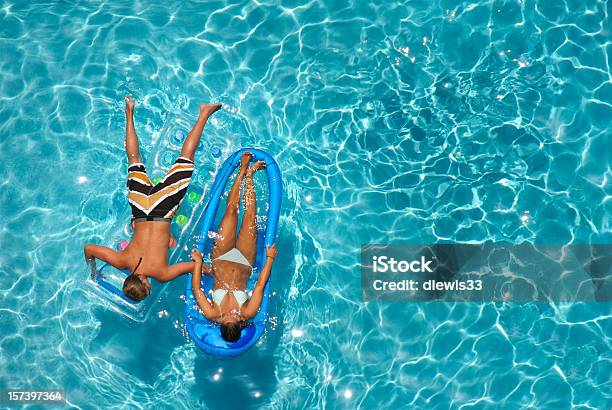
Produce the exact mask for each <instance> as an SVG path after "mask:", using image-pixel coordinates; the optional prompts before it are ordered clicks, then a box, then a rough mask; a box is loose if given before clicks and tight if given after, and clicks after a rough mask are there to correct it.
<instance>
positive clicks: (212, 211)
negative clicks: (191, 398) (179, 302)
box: [185, 148, 283, 357]
mask: <svg viewBox="0 0 612 410" xmlns="http://www.w3.org/2000/svg"><path fill="white" fill-rule="evenodd" d="M245 151H248V152H251V153H252V154H253V161H265V163H266V173H267V175H268V195H269V197H268V215H267V223H266V228H265V230H262V229H260V230H258V232H257V256H256V258H255V264H254V270H253V274H252V277H251V279H253V278H255V279H256V278H257V275H259V271H260V270H261V268H262V267H263V265H264V263H265V260H266V246H270V245H272V244H273V243H274V241H275V239H276V229H277V226H278V218H279V215H280V208H281V198H282V190H283V189H282V179H281V172H280V169H279V167H278V164H277V163H276V161H275V160H274V158H272V157H271V156H270V155H269V154H267V153H266V152H264V151H261V150H258V149H254V148H245V149H242V150H240V151H237V152H235V153H234V154H233V155H232V156H230V157H229V158H228V159H227V160H226V161H225V162H224V163H223V165H222V166H221V169H220V170H219V172H218V173H217V177H216V179H215V181H214V183H213V185H212V186H211V188H210V194H209V198H208V203H207V204H206V207H205V208H204V217H203V223H202V229H201V234H200V239H199V241H198V244H197V246H198V249H199V250H200V252H202V254H203V256H204V258H207V257H208V256H209V255H210V252H211V249H212V245H213V233H214V232H216V231H217V228H218V227H217V226H213V225H214V224H215V216H216V215H217V208H218V207H219V203H220V202H221V198H222V196H223V193H224V191H225V187H226V185H227V183H228V180H229V179H230V177H231V176H232V174H233V172H234V170H235V169H236V167H237V166H238V165H239V164H240V157H241V156H242V153H243V152H245ZM232 183H233V181H232ZM213 282H214V281H213V279H212V277H210V276H208V275H202V285H201V286H202V289H203V291H204V293H205V294H206V295H207V297H210V291H211V289H212V287H213V284H214V283H213ZM252 282H254V281H253V280H250V281H249V283H252ZM248 290H252V289H248ZM269 298H270V281H269V280H268V283H267V284H266V287H265V290H264V296H263V300H262V302H261V307H260V308H259V312H258V313H257V315H256V316H255V317H254V318H253V319H252V320H251V321H250V324H249V325H248V326H247V327H246V328H244V329H243V330H242V334H241V336H240V340H238V341H237V342H235V343H229V342H226V341H225V340H223V338H222V337H221V331H220V329H219V325H217V324H216V323H214V322H211V321H210V320H208V319H206V318H205V317H204V316H203V315H202V313H201V312H200V309H199V308H198V306H197V302H196V301H195V298H194V296H193V292H192V290H191V274H189V275H187V279H186V287H185V326H186V328H187V331H188V333H189V336H191V338H192V340H193V341H194V343H195V344H196V345H197V346H198V347H199V348H200V349H202V350H203V351H204V352H206V353H209V354H211V355H215V356H222V357H227V356H238V355H240V354H242V353H244V352H246V351H247V350H249V349H250V348H251V347H252V346H253V345H254V344H255V343H256V342H257V340H259V338H260V337H261V335H262V334H263V332H264V330H265V328H266V321H267V319H268V300H269Z"/></svg>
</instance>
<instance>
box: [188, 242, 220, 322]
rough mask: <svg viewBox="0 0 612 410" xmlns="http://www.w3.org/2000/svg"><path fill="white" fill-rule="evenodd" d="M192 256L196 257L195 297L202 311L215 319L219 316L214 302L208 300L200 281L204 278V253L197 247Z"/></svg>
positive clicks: (207, 317)
mask: <svg viewBox="0 0 612 410" xmlns="http://www.w3.org/2000/svg"><path fill="white" fill-rule="evenodd" d="M191 257H192V258H193V259H194V261H195V262H194V267H193V276H192V277H191V290H192V292H193V296H194V297H195V300H196V302H198V306H199V307H200V309H201V310H202V313H203V314H204V316H205V317H206V319H209V320H215V319H216V318H217V317H218V314H217V312H216V311H215V308H214V307H213V304H212V303H211V302H210V300H208V298H207V297H206V295H205V294H204V292H202V288H200V282H201V280H202V255H201V254H200V252H199V251H198V250H197V249H194V250H193V252H191Z"/></svg>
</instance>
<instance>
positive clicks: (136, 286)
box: [123, 274, 151, 302]
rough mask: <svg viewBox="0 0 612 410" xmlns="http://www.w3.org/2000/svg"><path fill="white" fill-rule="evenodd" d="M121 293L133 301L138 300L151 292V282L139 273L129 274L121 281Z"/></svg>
mask: <svg viewBox="0 0 612 410" xmlns="http://www.w3.org/2000/svg"><path fill="white" fill-rule="evenodd" d="M123 293H125V296H127V297H128V298H130V299H132V300H133V301H134V302H140V301H141V300H143V299H144V298H146V297H147V296H149V293H151V284H150V283H149V282H147V279H146V278H144V277H143V276H141V275H133V274H132V275H130V276H128V277H127V278H125V281H124V282H123Z"/></svg>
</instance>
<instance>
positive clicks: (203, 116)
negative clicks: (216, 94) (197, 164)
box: [181, 104, 222, 161]
mask: <svg viewBox="0 0 612 410" xmlns="http://www.w3.org/2000/svg"><path fill="white" fill-rule="evenodd" d="M221 105H222V104H200V115H199V116H198V119H197V121H196V123H195V124H194V125H193V128H192V129H191V131H189V134H187V138H185V142H184V143H183V148H182V149H181V157H185V158H188V159H190V160H192V161H193V159H194V157H195V151H196V149H197V148H198V144H199V143H200V138H201V137H202V131H203V130H204V126H205V125H206V121H208V117H210V116H211V115H213V114H214V113H215V112H216V111H217V110H218V109H219V108H221Z"/></svg>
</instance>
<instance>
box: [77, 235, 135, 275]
mask: <svg viewBox="0 0 612 410" xmlns="http://www.w3.org/2000/svg"><path fill="white" fill-rule="evenodd" d="M84 254H85V260H86V261H87V263H88V264H90V266H91V275H92V277H93V276H95V274H96V258H97V259H100V260H101V261H104V262H108V263H109V264H111V265H113V266H114V267H115V268H117V269H127V268H128V262H127V259H126V258H125V256H124V255H123V254H122V253H121V252H117V251H115V250H114V249H111V248H107V247H106V246H100V245H94V244H92V243H88V244H87V245H85V247H84Z"/></svg>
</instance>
